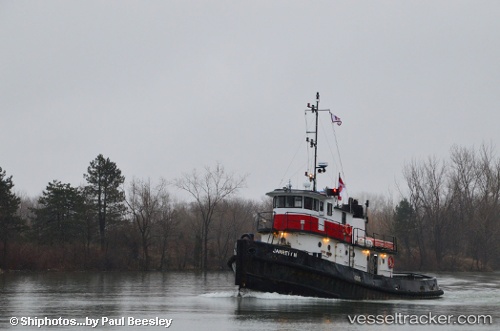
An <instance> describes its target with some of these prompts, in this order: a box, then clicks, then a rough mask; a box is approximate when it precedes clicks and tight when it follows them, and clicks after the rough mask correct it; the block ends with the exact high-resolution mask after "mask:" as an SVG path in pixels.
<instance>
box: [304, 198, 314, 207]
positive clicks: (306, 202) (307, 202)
mask: <svg viewBox="0 0 500 331" xmlns="http://www.w3.org/2000/svg"><path fill="white" fill-rule="evenodd" d="M304 209H309V210H312V209H313V198H310V197H304Z"/></svg>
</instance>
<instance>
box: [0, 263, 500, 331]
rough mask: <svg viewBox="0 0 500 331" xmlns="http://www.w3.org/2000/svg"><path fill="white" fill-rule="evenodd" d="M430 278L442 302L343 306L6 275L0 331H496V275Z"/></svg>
mask: <svg viewBox="0 0 500 331" xmlns="http://www.w3.org/2000/svg"><path fill="white" fill-rule="evenodd" d="M436 276H437V277H438V279H439V283H440V285H441V287H442V288H443V289H444V291H445V295H444V297H443V298H441V299H434V300H418V301H406V300H390V301H345V300H336V299H317V298H303V297H297V296H286V295H279V294H275V293H255V292H254V293H251V292H247V293H243V295H242V296H238V295H237V294H238V291H237V288H236V287H235V286H234V285H233V282H234V280H233V275H232V273H231V272H209V273H207V274H206V275H203V274H197V273H182V272H168V273H159V272H150V273H135V272H134V273H131V272H129V273H87V272H85V273H8V274H2V275H0V329H8V330H92V329H95V330H136V329H137V330H182V331H190V330H211V331H216V330H217V331H218V330H307V331H313V330H399V329H410V328H411V329H412V330H427V331H430V330H455V329H456V330H499V329H500V273H499V272H495V273H441V274H437V275H436ZM15 324H17V325H15ZM47 324H52V325H47ZM72 324H76V325H72ZM122 324H124V325H122ZM139 324H141V326H140V325H139ZM142 324H148V325H146V326H143V325H142ZM167 325H168V328H166V326H167ZM38 326H40V327H38Z"/></svg>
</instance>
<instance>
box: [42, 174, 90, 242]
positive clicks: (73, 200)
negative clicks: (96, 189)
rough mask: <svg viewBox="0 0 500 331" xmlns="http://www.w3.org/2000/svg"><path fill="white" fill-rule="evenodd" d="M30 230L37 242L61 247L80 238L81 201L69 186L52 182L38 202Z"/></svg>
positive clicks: (78, 192)
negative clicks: (35, 235)
mask: <svg viewBox="0 0 500 331" xmlns="http://www.w3.org/2000/svg"><path fill="white" fill-rule="evenodd" d="M38 204H39V206H40V207H39V208H37V209H35V210H34V212H35V220H34V222H33V223H34V224H33V229H34V231H35V232H36V234H37V237H38V239H39V240H40V242H41V243H46V244H62V243H65V242H72V241H74V240H78V239H80V240H81V239H83V238H82V233H83V231H84V224H85V223H84V210H85V209H84V208H85V206H84V199H83V196H82V194H81V192H80V191H79V190H78V189H77V188H74V187H71V185H70V184H63V183H61V182H60V181H56V180H54V181H53V182H51V183H49V184H48V185H47V188H46V189H45V191H43V193H42V196H41V197H40V198H39V199H38Z"/></svg>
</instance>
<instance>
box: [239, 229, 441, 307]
mask: <svg viewBox="0 0 500 331" xmlns="http://www.w3.org/2000/svg"><path fill="white" fill-rule="evenodd" d="M231 262H233V264H234V265H235V269H236V270H235V284H236V285H239V286H240V288H247V289H251V290H256V291H261V292H271V293H272V292H276V293H280V294H292V295H301V296H312V297H321V298H340V299H352V300H360V299H372V300H378V299H401V298H408V299H410V298H411V299H430V298H437V297H439V296H441V295H442V294H443V291H442V290H441V289H439V286H438V284H437V280H436V279H435V278H433V277H429V276H425V275H418V274H398V275H394V276H393V277H392V278H390V277H384V276H379V275H373V274H370V273H367V272H363V271H361V270H357V269H354V268H351V267H347V266H343V265H340V264H337V263H333V262H330V261H327V260H324V259H322V258H321V257H317V256H312V255H310V254H308V253H307V252H304V251H300V250H296V249H292V248H289V247H286V246H280V245H273V244H268V243H264V242H259V241H253V240H246V239H240V240H238V241H237V249H236V256H235V257H233V260H232V261H231Z"/></svg>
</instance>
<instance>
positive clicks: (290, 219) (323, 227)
mask: <svg viewBox="0 0 500 331" xmlns="http://www.w3.org/2000/svg"><path fill="white" fill-rule="evenodd" d="M322 111H328V112H330V110H329V109H319V93H317V94H316V105H311V104H308V107H307V109H306V112H311V113H312V114H313V115H315V130H314V131H309V132H308V134H314V138H309V137H308V138H306V141H307V142H308V144H309V145H310V147H311V148H313V149H314V166H313V168H312V170H313V171H312V172H306V176H307V177H308V179H309V182H308V184H309V187H306V188H305V189H303V190H300V189H292V187H291V185H288V186H286V187H283V188H280V189H276V190H274V191H272V192H269V193H267V195H268V196H269V197H271V198H272V201H273V211H272V212H261V213H258V216H257V232H258V233H259V234H260V237H261V239H260V240H256V238H255V236H254V234H252V233H247V234H243V235H242V236H241V238H240V239H239V240H237V242H236V244H235V253H234V256H233V257H232V258H231V259H230V260H229V262H228V265H229V266H230V267H231V268H232V269H233V271H234V273H235V285H238V286H239V290H240V291H241V290H243V289H250V290H254V291H261V292H271V293H273V292H276V293H280V294H289V295H300V296H310V297H321V298H339V299H350V300H363V299H370V300H379V299H405V298H408V299H410V298H412V299H430V298H437V297H440V296H441V295H443V291H442V290H441V289H440V288H439V285H438V283H437V280H436V278H434V277H431V276H427V275H422V274H417V273H397V272H395V271H394V267H395V262H394V261H395V256H396V254H397V251H398V249H397V248H398V247H397V241H396V238H395V237H393V236H387V235H381V234H377V233H368V232H367V231H366V224H367V222H368V218H367V210H368V207H369V201H366V203H364V206H363V205H362V204H360V203H359V202H358V200H356V199H353V198H349V199H348V200H347V203H342V191H343V189H344V183H343V181H342V179H341V177H340V174H339V183H338V186H337V187H335V188H328V187H326V188H325V189H324V190H321V191H318V190H317V188H316V183H317V182H316V176H317V174H318V173H323V172H325V171H326V167H327V164H326V163H318V162H317V151H318V148H317V147H318V145H317V143H318V114H319V112H322ZM330 114H331V118H332V122H337V124H339V122H340V119H339V118H338V117H336V116H335V115H333V114H332V113H331V112H330ZM340 123H341V122H340ZM310 184H312V189H311V188H310Z"/></svg>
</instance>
